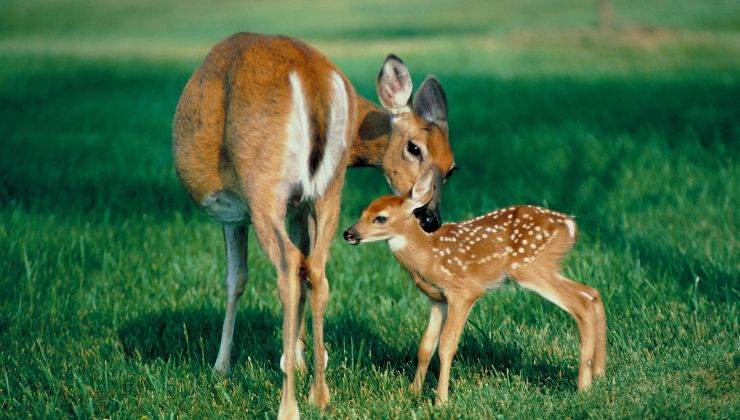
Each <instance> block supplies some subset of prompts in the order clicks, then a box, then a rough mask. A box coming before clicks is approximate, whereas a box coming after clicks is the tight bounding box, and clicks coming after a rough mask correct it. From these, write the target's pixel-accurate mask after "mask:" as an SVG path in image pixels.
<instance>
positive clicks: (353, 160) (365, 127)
mask: <svg viewBox="0 0 740 420" xmlns="http://www.w3.org/2000/svg"><path fill="white" fill-rule="evenodd" d="M390 134H391V116H390V114H388V113H387V112H386V111H385V110H383V109H381V108H379V107H377V106H375V104H373V103H372V102H370V101H369V100H367V99H365V98H363V97H361V96H359V95H358V96H357V132H356V133H355V135H354V138H353V139H352V146H351V149H350V162H349V166H374V167H380V166H381V165H382V163H383V155H384V154H385V149H386V147H388V140H389V138H390Z"/></svg>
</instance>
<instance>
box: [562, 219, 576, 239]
mask: <svg viewBox="0 0 740 420" xmlns="http://www.w3.org/2000/svg"><path fill="white" fill-rule="evenodd" d="M563 223H565V226H567V227H568V234H569V235H570V237H571V238H574V237H575V236H576V222H574V221H573V219H565V220H564V221H563Z"/></svg>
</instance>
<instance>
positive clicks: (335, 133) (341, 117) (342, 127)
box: [304, 72, 349, 197]
mask: <svg viewBox="0 0 740 420" xmlns="http://www.w3.org/2000/svg"><path fill="white" fill-rule="evenodd" d="M330 84H331V91H332V97H331V104H330V105H329V120H328V121H327V124H326V147H325V148H324V155H323V157H322V158H321V163H319V167H318V168H317V169H316V173H314V175H313V179H312V182H311V183H310V185H309V186H308V187H306V186H304V194H305V195H307V196H310V197H319V196H321V195H322V194H323V193H324V191H325V190H326V188H327V187H328V186H329V183H330V182H331V180H332V179H334V174H335V173H336V172H337V168H338V167H339V164H340V163H341V161H342V156H343V155H344V151H345V150H346V149H347V120H348V118H349V99H348V98H347V89H346V88H345V86H344V79H342V76H340V75H339V74H337V72H332V73H331V83H330Z"/></svg>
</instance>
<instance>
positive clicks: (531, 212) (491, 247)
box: [432, 206, 576, 288]
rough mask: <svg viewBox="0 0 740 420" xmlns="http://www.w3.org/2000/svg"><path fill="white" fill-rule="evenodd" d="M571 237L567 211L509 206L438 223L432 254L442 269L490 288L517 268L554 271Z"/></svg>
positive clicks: (573, 227) (571, 223) (573, 226)
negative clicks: (474, 215) (457, 220)
mask: <svg viewBox="0 0 740 420" xmlns="http://www.w3.org/2000/svg"><path fill="white" fill-rule="evenodd" d="M575 236H576V224H575V221H574V220H573V219H572V218H571V217H569V216H567V215H565V214H562V213H558V212H555V211H552V210H548V209H545V208H541V207H536V206H513V207H508V208H503V209H499V210H495V211H492V212H490V213H487V214H484V215H481V216H478V217H476V218H474V219H470V220H466V221H463V222H459V223H449V224H446V225H444V226H442V228H441V229H440V230H439V231H437V232H435V235H434V241H433V247H432V256H433V257H434V258H435V260H436V261H437V263H438V265H439V268H440V270H441V271H442V272H443V273H444V274H446V275H452V276H456V277H464V278H472V279H474V280H475V281H476V282H477V283H478V284H480V285H481V286H482V287H485V288H488V287H492V286H494V285H495V284H497V283H498V281H499V280H500V279H501V278H502V276H503V275H504V274H509V275H513V276H515V275H516V271H517V270H519V269H523V268H537V269H544V270H548V271H555V270H557V268H558V263H559V260H560V259H561V258H562V257H563V256H564V255H565V254H566V253H567V252H568V251H569V250H570V249H571V248H572V246H573V244H574V242H575Z"/></svg>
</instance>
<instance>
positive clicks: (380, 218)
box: [373, 216, 388, 225]
mask: <svg viewBox="0 0 740 420" xmlns="http://www.w3.org/2000/svg"><path fill="white" fill-rule="evenodd" d="M387 221H388V218H387V217H385V216H375V219H373V223H377V224H379V225H382V224H383V223H385V222H387Z"/></svg>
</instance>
